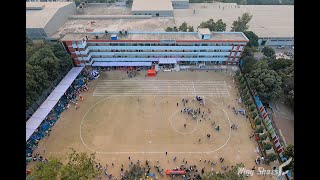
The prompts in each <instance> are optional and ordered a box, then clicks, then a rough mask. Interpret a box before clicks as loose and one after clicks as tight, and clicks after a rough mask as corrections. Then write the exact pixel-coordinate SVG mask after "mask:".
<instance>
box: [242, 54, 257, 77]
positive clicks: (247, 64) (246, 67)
mask: <svg viewBox="0 0 320 180" xmlns="http://www.w3.org/2000/svg"><path fill="white" fill-rule="evenodd" d="M257 62H258V60H257V59H256V58H254V57H253V56H248V57H246V58H244V59H243V64H242V73H243V74H248V73H250V72H251V69H252V66H253V65H254V64H256V63H257Z"/></svg>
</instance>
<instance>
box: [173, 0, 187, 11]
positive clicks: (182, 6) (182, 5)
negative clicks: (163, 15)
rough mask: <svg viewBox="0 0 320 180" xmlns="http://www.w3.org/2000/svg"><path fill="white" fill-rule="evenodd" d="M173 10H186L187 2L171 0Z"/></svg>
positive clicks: (185, 0) (184, 0)
mask: <svg viewBox="0 0 320 180" xmlns="http://www.w3.org/2000/svg"><path fill="white" fill-rule="evenodd" d="M171 2H172V7H173V9H188V8H189V0H171Z"/></svg>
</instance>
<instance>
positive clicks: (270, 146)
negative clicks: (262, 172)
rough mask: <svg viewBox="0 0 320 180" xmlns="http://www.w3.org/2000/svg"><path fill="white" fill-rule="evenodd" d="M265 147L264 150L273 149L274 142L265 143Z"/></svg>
mask: <svg viewBox="0 0 320 180" xmlns="http://www.w3.org/2000/svg"><path fill="white" fill-rule="evenodd" d="M263 148H264V150H269V149H271V148H272V144H271V143H269V142H268V143H263Z"/></svg>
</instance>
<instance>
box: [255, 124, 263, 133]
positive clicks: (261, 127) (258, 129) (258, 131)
mask: <svg viewBox="0 0 320 180" xmlns="http://www.w3.org/2000/svg"><path fill="white" fill-rule="evenodd" d="M263 130H264V127H263V126H262V125H260V126H259V128H257V129H256V133H263Z"/></svg>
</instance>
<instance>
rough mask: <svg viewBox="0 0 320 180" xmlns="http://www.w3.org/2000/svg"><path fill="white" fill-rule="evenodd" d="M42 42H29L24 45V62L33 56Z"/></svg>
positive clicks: (41, 46) (41, 45)
mask: <svg viewBox="0 0 320 180" xmlns="http://www.w3.org/2000/svg"><path fill="white" fill-rule="evenodd" d="M43 46H44V44H43V43H42V42H35V43H29V44H28V45H27V46H26V62H28V61H29V59H30V58H31V57H32V56H33V54H34V53H35V52H37V51H38V50H39V49H41V48H43Z"/></svg>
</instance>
